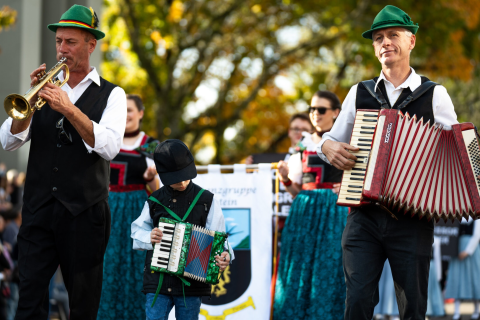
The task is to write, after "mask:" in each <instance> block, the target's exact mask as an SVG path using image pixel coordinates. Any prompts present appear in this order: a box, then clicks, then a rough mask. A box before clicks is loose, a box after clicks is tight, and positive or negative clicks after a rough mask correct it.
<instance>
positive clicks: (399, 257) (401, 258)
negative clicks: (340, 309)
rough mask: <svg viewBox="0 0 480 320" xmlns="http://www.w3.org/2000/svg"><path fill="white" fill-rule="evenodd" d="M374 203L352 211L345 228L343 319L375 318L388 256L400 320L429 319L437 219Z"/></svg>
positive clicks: (343, 246) (343, 242) (343, 238)
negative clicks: (419, 216)
mask: <svg viewBox="0 0 480 320" xmlns="http://www.w3.org/2000/svg"><path fill="white" fill-rule="evenodd" d="M396 217H397V218H398V220H395V219H394V218H392V216H391V215H390V214H389V213H388V212H386V211H384V210H382V209H380V208H379V207H376V206H368V207H363V208H361V209H354V210H352V212H351V213H350V214H349V216H348V218H347V225H346V226H345V230H344V231H343V236H342V248H343V269H344V272H345V282H346V287H347V299H346V307H345V320H353V319H355V320H363V319H365V320H371V319H372V317H373V309H374V308H375V305H377V303H378V300H379V297H378V281H379V279H380V276H381V273H382V269H383V265H384V263H385V260H386V259H388V260H389V262H390V266H391V268H392V275H393V281H394V283H395V294H396V296H397V302H398V308H399V312H400V319H402V320H407V319H408V320H419V319H425V313H426V312H427V296H428V273H429V270H430V257H431V252H432V244H433V226H434V225H433V221H427V219H425V218H423V219H421V220H419V218H418V216H414V217H411V216H410V215H409V214H407V215H404V214H403V213H397V214H396Z"/></svg>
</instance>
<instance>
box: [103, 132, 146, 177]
mask: <svg viewBox="0 0 480 320" xmlns="http://www.w3.org/2000/svg"><path fill="white" fill-rule="evenodd" d="M152 141H155V139H153V138H151V137H149V136H147V135H144V136H143V139H142V141H141V143H140V146H142V145H143V144H145V143H150V142H152ZM145 157H146V156H145V155H144V154H142V153H140V152H138V151H136V150H124V149H120V152H119V153H118V154H117V155H116V156H115V158H114V159H113V160H112V161H111V162H110V186H117V185H120V186H128V185H144V184H145V180H144V179H143V174H144V173H145V170H147V162H146V161H145Z"/></svg>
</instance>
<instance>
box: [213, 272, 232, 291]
mask: <svg viewBox="0 0 480 320" xmlns="http://www.w3.org/2000/svg"><path fill="white" fill-rule="evenodd" d="M228 283H230V266H228V267H227V268H226V269H225V271H223V272H222V273H221V274H220V278H219V279H218V283H217V284H215V285H212V294H214V295H215V296H216V297H217V298H218V297H220V296H223V295H224V294H227V289H226V288H225V285H226V284H228Z"/></svg>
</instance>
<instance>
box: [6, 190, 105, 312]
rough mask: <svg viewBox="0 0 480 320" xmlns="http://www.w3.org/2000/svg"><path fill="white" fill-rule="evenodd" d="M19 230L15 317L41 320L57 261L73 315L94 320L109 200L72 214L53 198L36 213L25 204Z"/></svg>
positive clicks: (100, 289)
mask: <svg viewBox="0 0 480 320" xmlns="http://www.w3.org/2000/svg"><path fill="white" fill-rule="evenodd" d="M22 218H23V220H22V226H21V227H20V231H19V233H18V237H17V239H18V249H19V256H18V268H19V275H20V286H19V295H20V299H19V301H18V309H17V313H16V316H15V319H16V320H24V319H25V320H26V319H28V320H36V319H41V320H45V319H47V316H48V285H49V282H50V279H51V278H52V276H53V274H54V273H55V270H56V269H57V267H58V265H60V267H61V270H62V274H63V279H64V281H65V286H66V288H67V291H68V296H69V305H70V319H71V320H80V319H81V320H89V319H91V320H96V318H97V311H98V307H99V304H100V295H101V291H102V277H103V255H104V253H105V249H106V247H107V242H108V238H109V236H110V220H111V217H110V209H109V207H108V202H107V199H105V200H102V201H100V202H99V203H97V204H95V205H93V206H92V207H90V208H89V209H87V210H85V211H84V212H82V213H80V214H79V215H78V216H73V215H72V214H71V213H70V212H69V211H68V210H67V209H66V208H65V207H64V206H63V205H62V204H61V203H60V202H59V201H58V200H56V199H52V200H51V201H49V202H48V203H47V204H46V205H44V206H43V207H41V208H40V209H39V210H37V211H36V212H35V213H32V212H29V210H28V209H27V208H26V207H25V206H24V207H23V211H22Z"/></svg>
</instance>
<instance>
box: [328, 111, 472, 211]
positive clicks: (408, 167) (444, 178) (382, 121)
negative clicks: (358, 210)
mask: <svg viewBox="0 0 480 320" xmlns="http://www.w3.org/2000/svg"><path fill="white" fill-rule="evenodd" d="M350 144H351V145H353V146H357V147H358V148H359V149H360V150H359V151H357V152H353V154H354V155H355V156H356V157H357V161H356V163H355V166H354V168H352V170H347V171H344V173H343V179H342V185H341V188H340V192H339V196H338V201H337V204H338V205H341V206H349V207H355V206H361V205H364V204H371V203H376V204H379V205H382V206H384V207H386V208H387V209H389V210H404V211H408V212H411V214H412V216H413V215H414V214H418V215H419V216H420V217H423V216H426V217H427V218H429V219H431V218H434V219H436V220H438V219H440V218H442V219H444V220H447V219H451V220H454V219H459V220H460V219H461V218H462V217H465V218H468V217H469V216H470V217H472V218H474V219H475V218H477V217H480V181H479V179H478V178H477V177H478V175H479V174H480V149H479V144H478V141H477V135H476V130H475V127H474V125H473V124H471V123H462V124H456V125H453V126H452V128H451V130H444V128H443V126H441V125H438V124H434V125H430V123H429V122H427V123H424V122H423V119H420V120H417V119H416V117H415V116H414V117H410V116H409V115H408V113H407V114H406V115H403V114H402V113H401V112H399V111H398V110H395V109H382V110H381V111H380V110H358V111H357V114H356V117H355V123H354V128H353V132H352V138H351V140H350Z"/></svg>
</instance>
